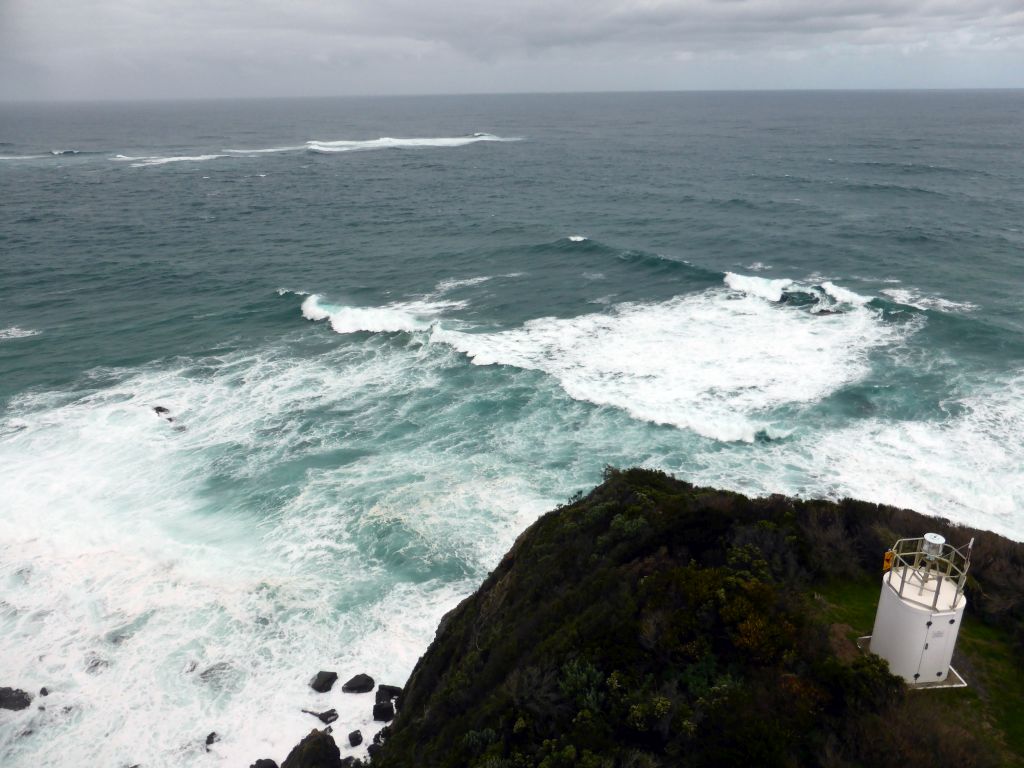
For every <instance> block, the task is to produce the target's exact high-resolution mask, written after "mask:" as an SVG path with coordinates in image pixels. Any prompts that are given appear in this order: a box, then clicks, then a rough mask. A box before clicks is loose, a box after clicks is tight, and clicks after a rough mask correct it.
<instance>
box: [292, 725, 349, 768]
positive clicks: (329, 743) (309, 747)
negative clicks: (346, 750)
mask: <svg viewBox="0 0 1024 768" xmlns="http://www.w3.org/2000/svg"><path fill="white" fill-rule="evenodd" d="M340 763H341V750H339V749H338V745H337V744H335V743H334V737H333V736H331V734H329V733H324V732H323V731H318V730H316V729H314V730H312V731H310V732H309V735H308V736H306V738H304V739H303V740H302V741H300V742H299V743H298V744H296V745H295V748H294V749H293V750H292V751H291V752H289V753H288V757H286V758H285V760H284V762H283V763H281V768H338V766H339V764H340Z"/></svg>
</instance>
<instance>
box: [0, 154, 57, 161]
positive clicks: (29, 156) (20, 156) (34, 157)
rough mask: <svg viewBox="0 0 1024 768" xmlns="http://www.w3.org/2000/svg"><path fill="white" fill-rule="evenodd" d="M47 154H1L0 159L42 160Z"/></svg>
mask: <svg viewBox="0 0 1024 768" xmlns="http://www.w3.org/2000/svg"><path fill="white" fill-rule="evenodd" d="M44 157H47V155H0V160H40V159H42V158H44Z"/></svg>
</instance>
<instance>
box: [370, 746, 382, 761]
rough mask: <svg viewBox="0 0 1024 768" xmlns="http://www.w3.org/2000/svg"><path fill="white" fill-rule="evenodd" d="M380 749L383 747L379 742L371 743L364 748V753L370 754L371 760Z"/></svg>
mask: <svg viewBox="0 0 1024 768" xmlns="http://www.w3.org/2000/svg"><path fill="white" fill-rule="evenodd" d="M382 749H384V747H382V746H381V745H380V744H371V745H370V746H368V747H367V748H366V754H368V755H369V756H370V760H373V758H375V757H376V756H377V755H379V754H380V751H381V750H382Z"/></svg>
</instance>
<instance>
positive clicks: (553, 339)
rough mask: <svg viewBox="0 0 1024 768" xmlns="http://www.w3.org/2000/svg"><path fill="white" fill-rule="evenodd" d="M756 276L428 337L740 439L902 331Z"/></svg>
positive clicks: (841, 381)
mask: <svg viewBox="0 0 1024 768" xmlns="http://www.w3.org/2000/svg"><path fill="white" fill-rule="evenodd" d="M755 280H757V279H756V278H755ZM767 282H769V281H760V282H758V283H754V284H753V286H754V290H752V291H751V292H750V293H749V294H748V293H744V294H740V295H737V294H735V293H732V292H730V291H727V290H723V289H711V290H708V291H705V292H703V293H699V294H694V295H688V296H682V297H677V298H675V299H672V300H670V301H666V302H661V303H656V304H620V305H618V306H616V307H614V308H613V310H612V311H611V312H608V313H599V314H590V315H583V316H579V317H573V318H539V319H536V320H531V321H529V322H527V323H526V324H525V325H524V326H523V327H521V328H517V329H514V330H510V331H503V332H500V333H490V334H483V333H465V332H460V331H455V330H451V329H446V328H443V327H438V326H435V327H434V328H433V330H432V332H431V339H432V340H433V341H436V342H443V343H446V344H450V345H452V346H453V347H454V348H455V349H457V350H459V351H461V352H463V353H465V354H466V355H468V356H469V357H470V359H471V360H472V362H473V363H474V364H476V365H491V364H501V365H510V366H515V367H518V368H523V369H529V370H539V371H543V372H545V373H547V374H549V375H551V376H553V377H555V378H556V379H557V380H558V382H559V383H560V384H561V386H562V388H563V389H564V390H565V391H566V392H567V393H568V394H569V395H570V396H571V397H573V398H575V399H578V400H585V401H588V402H591V403H596V404H598V405H609V406H615V407H617V408H621V409H624V410H625V411H627V412H628V413H630V414H631V415H632V416H634V417H636V418H639V419H643V420H645V421H650V422H653V423H656V424H671V425H674V426H677V427H681V428H684V429H689V430H693V431H694V432H696V433H698V434H700V435H702V436H705V437H709V438H712V439H715V440H721V441H745V442H751V441H753V440H754V438H755V436H756V435H757V433H758V432H761V431H765V430H771V429H786V428H787V427H786V426H785V425H777V424H774V423H773V421H772V417H771V415H770V413H769V412H770V411H771V410H772V409H774V408H777V407H779V406H782V405H786V404H791V403H812V402H815V401H817V400H820V399H821V398H823V397H825V396H827V395H828V394H830V393H831V392H834V391H835V390H837V389H838V388H840V387H842V386H845V385H846V384H849V383H851V382H855V381H857V380H858V379H859V378H861V377H862V376H864V375H865V374H866V373H867V371H868V370H869V361H868V355H869V353H870V352H871V350H873V349H875V348H876V347H879V346H882V345H885V344H889V343H891V342H893V341H894V340H895V339H896V338H897V337H898V335H899V334H900V333H903V332H906V331H900V330H898V329H896V328H895V327H893V326H890V325H886V324H885V323H884V322H883V321H882V320H881V318H880V313H878V312H875V311H872V310H870V309H868V308H856V309H854V310H852V311H850V312H847V313H843V314H840V315H829V316H816V315H813V314H811V313H809V312H806V311H803V310H800V309H798V308H791V307H784V306H774V305H773V304H771V303H769V302H771V301H777V298H775V296H776V292H781V290H782V285H781V284H782V283H786V284H788V283H789V281H778V283H780V284H779V285H775V286H771V287H770V289H769V288H768V287H765V286H764V285H762V284H761V283H767ZM741 284H742V281H741ZM765 294H767V295H766V296H764V295H765ZM766 298H767V301H766V300H765V299H766Z"/></svg>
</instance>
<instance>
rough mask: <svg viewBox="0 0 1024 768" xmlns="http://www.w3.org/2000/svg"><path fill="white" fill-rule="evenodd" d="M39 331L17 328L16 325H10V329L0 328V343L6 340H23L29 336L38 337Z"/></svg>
mask: <svg viewBox="0 0 1024 768" xmlns="http://www.w3.org/2000/svg"><path fill="white" fill-rule="evenodd" d="M38 335H39V331H33V330H32V329H30V328H19V327H18V326H16V325H12V326H11V327H10V328H0V341H6V340H8V339H25V338H28V337H29V336H38Z"/></svg>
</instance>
